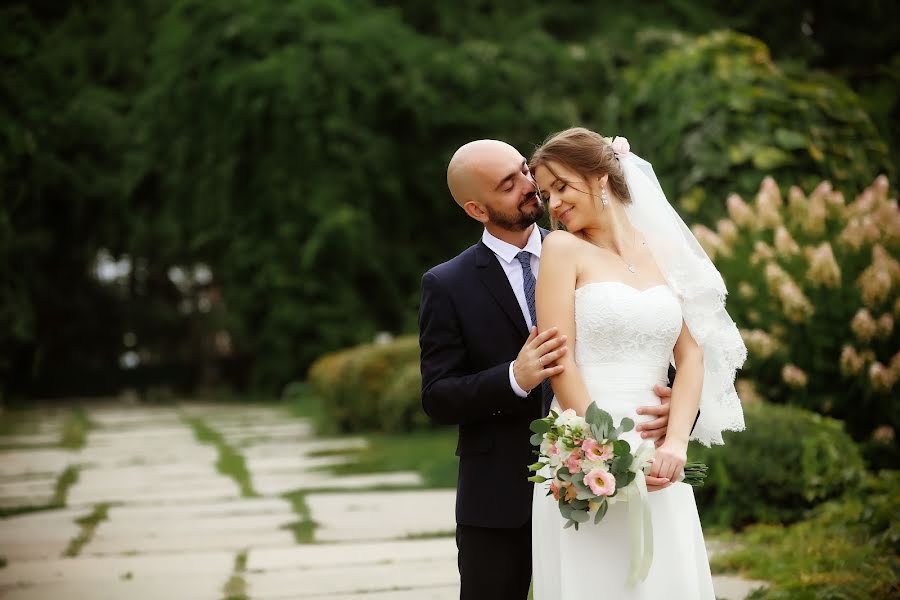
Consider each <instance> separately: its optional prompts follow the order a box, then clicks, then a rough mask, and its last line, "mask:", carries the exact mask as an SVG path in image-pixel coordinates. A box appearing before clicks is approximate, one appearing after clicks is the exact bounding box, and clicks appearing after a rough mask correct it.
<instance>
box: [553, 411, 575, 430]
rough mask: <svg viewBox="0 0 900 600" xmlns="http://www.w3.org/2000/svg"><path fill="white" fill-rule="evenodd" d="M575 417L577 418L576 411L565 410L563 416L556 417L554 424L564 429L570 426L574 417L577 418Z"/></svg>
mask: <svg viewBox="0 0 900 600" xmlns="http://www.w3.org/2000/svg"><path fill="white" fill-rule="evenodd" d="M575 416H576V414H575V409H572V408H567V409H566V410H564V411H563V412H562V414H560V415H559V416H558V417H556V421H554V422H553V424H554V425H556V426H557V427H564V426H566V425H568V424H569V421H570V420H571V419H572V417H575Z"/></svg>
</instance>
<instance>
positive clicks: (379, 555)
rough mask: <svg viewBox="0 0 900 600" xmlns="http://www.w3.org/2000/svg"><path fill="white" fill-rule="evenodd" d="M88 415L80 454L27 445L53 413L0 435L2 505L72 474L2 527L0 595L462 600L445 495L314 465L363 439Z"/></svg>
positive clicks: (178, 417) (178, 410)
mask: <svg viewBox="0 0 900 600" xmlns="http://www.w3.org/2000/svg"><path fill="white" fill-rule="evenodd" d="M86 412H87V416H88V418H89V420H90V421H91V422H92V423H93V424H94V425H95V426H96V427H95V428H94V429H92V430H91V431H90V432H89V434H88V437H87V443H86V445H85V446H84V447H83V448H82V449H80V450H77V451H67V450H63V449H59V448H52V447H36V446H39V445H42V446H47V445H49V444H52V443H53V442H54V441H55V440H58V439H59V432H60V429H61V427H62V417H61V416H60V415H59V414H57V413H48V414H43V413H42V414H41V415H40V420H39V421H37V422H36V423H37V427H36V428H35V431H34V432H33V433H30V434H20V435H16V436H0V445H2V447H3V448H5V450H0V507H2V508H5V509H10V508H12V507H23V506H40V505H46V504H48V503H50V502H51V501H52V499H53V497H54V494H57V493H58V491H57V488H58V487H59V483H60V478H61V477H62V478H63V479H65V475H64V474H65V473H68V474H69V475H71V474H72V472H73V471H74V472H77V480H76V481H75V482H74V484H71V485H70V486H69V487H68V488H67V494H66V501H65V506H64V507H59V508H55V509H48V510H41V511H37V512H28V513H24V514H18V515H15V516H9V517H7V518H4V519H0V557H2V559H5V561H6V566H5V568H0V598H4V599H9V600H56V599H60V598H65V599H67V600H120V599H126V598H127V599H128V600H145V599H146V600H151V599H153V600H158V599H162V598H165V599H167V600H292V599H298V600H299V599H305V600H349V599H351V598H353V599H355V598H364V599H365V600H387V599H391V600H429V599H434V600H449V599H451V598H452V599H455V598H458V597H459V591H458V584H457V579H458V574H457V571H456V546H455V543H454V540H453V537H452V535H453V530H454V521H453V507H454V491H453V490H424V489H423V490H412V491H410V490H409V488H410V487H416V486H419V485H421V484H422V482H421V480H420V477H419V475H418V474H417V473H413V472H407V473H392V474H390V475H354V476H340V477H335V476H333V475H329V474H328V473H327V472H323V471H321V470H313V469H318V468H320V467H328V466H333V465H336V464H339V463H341V462H343V461H345V460H346V458H344V457H341V456H340V455H329V454H324V455H323V454H321V452H322V451H326V450H334V449H341V448H350V447H352V448H360V449H364V448H365V446H366V442H365V440H364V439H363V438H341V439H330V440H329V439H318V438H315V437H314V436H313V432H312V429H311V427H310V424H309V423H307V422H305V421H303V420H299V419H293V418H290V417H287V416H286V415H285V413H284V412H282V411H280V410H279V409H277V408H274V407H258V406H235V405H198V404H190V405H185V406H182V407H155V408H148V407H127V406H122V405H97V406H94V407H89V408H88V409H87V411H86ZM196 422H202V423H203V424H205V426H206V427H208V428H209V429H211V430H213V431H215V432H217V433H218V434H219V435H220V436H221V437H220V438H219V439H220V440H221V441H222V442H223V444H224V445H225V446H227V447H228V448H230V449H231V450H233V451H236V452H237V453H239V454H240V455H241V456H242V457H243V459H244V462H245V464H246V469H247V471H248V472H249V474H250V482H251V485H252V491H253V492H255V494H254V495H247V494H246V493H244V494H242V489H241V486H240V485H239V484H238V482H236V481H235V479H233V478H232V477H230V476H227V475H223V474H222V473H220V472H219V471H218V470H217V467H216V463H217V461H218V460H219V455H220V448H219V447H217V446H216V445H215V444H214V443H201V442H199V441H198V439H197V436H196V435H195V432H194V429H193V428H192V426H191V423H196ZM316 453H319V454H316ZM375 487H377V488H378V490H379V491H356V490H365V489H366V488H369V489H371V488H375ZM391 487H402V488H404V489H402V490H394V491H391V490H390V488H391ZM351 490H352V491H351ZM298 492H300V493H302V494H298ZM287 494H290V496H287ZM297 496H302V503H303V504H304V505H305V510H304V509H300V510H299V514H298V512H297V510H296V507H295V505H294V503H293V502H292V498H294V499H296V498H297ZM310 521H312V523H310ZM295 530H300V531H307V532H309V531H311V532H312V533H311V535H310V534H309V533H307V534H306V535H307V536H308V537H306V538H298V536H297V535H295ZM298 539H301V540H302V541H303V542H305V543H299V542H298ZM714 550H715V549H714V548H711V551H714ZM751 588H752V584H751V583H750V582H746V581H743V580H740V579H737V578H729V577H717V578H716V590H717V593H718V595H719V597H720V598H727V599H729V600H731V599H734V600H739V599H742V598H744V597H745V596H746V595H747V594H748V593H749V591H750V589H751Z"/></svg>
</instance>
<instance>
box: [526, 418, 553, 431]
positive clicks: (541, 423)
mask: <svg viewBox="0 0 900 600" xmlns="http://www.w3.org/2000/svg"><path fill="white" fill-rule="evenodd" d="M528 428H529V429H530V430H531V431H533V432H535V433H547V432H548V431H550V423H548V422H547V421H545V420H544V419H535V420H534V421H532V422H531V424H530V425H529V426H528Z"/></svg>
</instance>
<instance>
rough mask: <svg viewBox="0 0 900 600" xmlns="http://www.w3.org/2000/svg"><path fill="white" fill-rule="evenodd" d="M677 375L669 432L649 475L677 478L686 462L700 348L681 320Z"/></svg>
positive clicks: (696, 400) (700, 367) (700, 378)
mask: <svg viewBox="0 0 900 600" xmlns="http://www.w3.org/2000/svg"><path fill="white" fill-rule="evenodd" d="M673 354H674V355H675V366H676V367H677V368H678V377H677V378H675V383H674V384H673V386H672V401H671V409H670V412H669V431H668V433H667V434H666V441H665V443H663V445H662V446H660V447H659V448H658V449H657V451H656V459H655V460H654V462H653V467H652V468H651V469H650V474H651V475H653V476H655V477H665V478H668V479H673V480H674V479H676V478H677V477H678V476H679V474H680V473H681V470H682V469H683V468H684V463H685V462H686V461H687V447H688V441H689V439H690V435H691V429H692V428H693V425H694V419H695V418H696V417H697V408H698V407H699V406H700V393H701V392H702V390H703V348H701V347H700V345H699V344H698V343H697V341H696V340H694V336H692V335H691V332H690V330H689V329H688V326H687V324H686V323H684V321H682V325H681V333H680V334H679V336H678V340H677V341H676V342H675V348H674V350H673Z"/></svg>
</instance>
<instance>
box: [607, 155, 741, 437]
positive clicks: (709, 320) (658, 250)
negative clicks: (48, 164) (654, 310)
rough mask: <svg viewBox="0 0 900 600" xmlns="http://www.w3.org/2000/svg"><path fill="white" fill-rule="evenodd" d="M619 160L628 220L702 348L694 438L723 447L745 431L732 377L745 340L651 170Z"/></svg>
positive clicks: (721, 286) (630, 158)
mask: <svg viewBox="0 0 900 600" xmlns="http://www.w3.org/2000/svg"><path fill="white" fill-rule="evenodd" d="M618 156H619V162H620V164H621V165H622V169H623V171H624V173H625V182H626V183H627V184H628V191H629V192H630V193H631V200H632V201H631V203H630V204H627V205H626V207H625V211H626V213H627V214H628V218H629V219H630V220H631V223H632V225H634V226H635V227H636V228H637V229H638V230H640V231H641V233H643V234H644V237H645V238H646V240H647V245H648V247H649V248H650V251H651V253H652V254H653V258H654V259H655V260H656V263H657V264H658V265H659V268H660V269H661V270H662V272H663V275H664V277H665V278H666V281H667V282H668V284H669V286H670V287H671V288H672V289H673V290H674V291H675V293H676V294H677V296H678V299H679V300H680V301H681V310H682V314H683V315H684V321H685V323H686V324H687V327H688V329H689V330H690V332H691V335H693V336H694V339H695V340H696V341H697V343H698V344H700V346H701V347H702V348H703V363H704V376H703V392H702V394H701V396H700V418H699V420H698V421H697V424H696V426H695V427H694V431H693V433H692V434H691V439H693V440H697V441H699V442H700V443H701V444H704V445H706V446H709V445H711V444H722V443H724V442H723V441H722V432H723V431H742V430H743V429H744V413H743V410H742V409H741V402H740V399H739V398H738V396H737V392H736V391H735V389H734V377H735V371H736V370H737V369H739V368H740V367H741V365H742V364H743V363H744V360H745V359H746V358H747V349H746V347H745V346H744V341H743V340H742V339H741V335H740V333H739V332H738V329H737V327H736V326H735V324H734V321H732V320H731V317H730V316H729V315H728V312H726V310H725V295H726V294H727V291H726V289H725V282H724V281H723V280H722V276H721V275H720V274H719V271H718V270H717V269H716V267H715V266H714V265H713V263H712V261H711V260H710V259H709V257H708V256H707V255H706V252H704V251H703V248H702V247H701V246H700V243H699V242H698V241H697V238H695V237H694V234H693V233H691V230H690V229H688V227H687V225H685V224H684V221H683V220H682V219H681V217H680V216H678V213H677V212H675V209H674V208H672V206H671V205H670V204H669V201H668V200H667V199H666V196H665V193H664V192H663V190H662V187H661V186H660V185H659V180H657V178H656V174H655V173H654V172H653V166H652V165H651V164H650V163H649V162H647V161H646V160H644V159H642V158H640V157H639V156H637V155H635V154H633V153H631V152H628V153H621V154H619V155H618ZM676 366H677V365H676Z"/></svg>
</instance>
